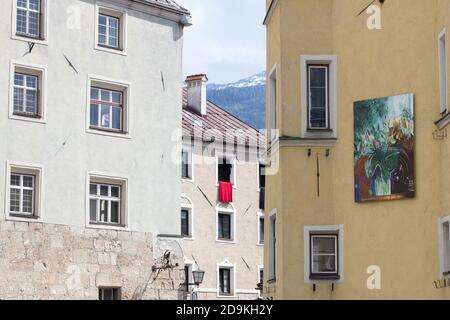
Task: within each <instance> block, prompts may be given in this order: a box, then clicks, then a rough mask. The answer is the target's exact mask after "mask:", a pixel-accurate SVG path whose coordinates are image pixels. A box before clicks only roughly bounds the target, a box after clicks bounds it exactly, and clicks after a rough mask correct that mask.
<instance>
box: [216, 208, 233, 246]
mask: <svg viewBox="0 0 450 320" xmlns="http://www.w3.org/2000/svg"><path fill="white" fill-rule="evenodd" d="M218 238H219V239H220V240H233V239H232V237H231V214H228V213H219V230H218Z"/></svg>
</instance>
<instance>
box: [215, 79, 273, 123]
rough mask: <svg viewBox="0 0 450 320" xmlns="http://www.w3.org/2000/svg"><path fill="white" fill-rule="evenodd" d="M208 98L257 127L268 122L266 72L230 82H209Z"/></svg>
mask: <svg viewBox="0 0 450 320" xmlns="http://www.w3.org/2000/svg"><path fill="white" fill-rule="evenodd" d="M207 91H208V99H209V100H210V101H212V102H213V103H215V104H217V105H219V106H220V107H222V108H224V109H225V110H226V111H228V112H230V113H231V114H233V115H234V116H235V117H237V118H239V119H241V120H242V121H244V122H246V123H248V124H249V125H251V126H252V127H254V128H256V129H263V128H265V123H266V120H265V118H266V72H265V71H264V72H261V73H258V74H255V75H253V76H250V77H248V78H245V79H242V80H239V81H237V82H233V83H229V84H209V85H208V86H207Z"/></svg>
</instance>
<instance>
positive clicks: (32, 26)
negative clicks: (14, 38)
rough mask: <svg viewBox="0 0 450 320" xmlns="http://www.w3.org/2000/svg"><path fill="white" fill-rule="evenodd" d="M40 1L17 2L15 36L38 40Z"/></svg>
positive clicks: (24, 0) (26, 0) (19, 0)
mask: <svg viewBox="0 0 450 320" xmlns="http://www.w3.org/2000/svg"><path fill="white" fill-rule="evenodd" d="M40 30H41V1H40V0H17V16H16V32H17V34H20V35H23V36H28V37H33V38H39V37H40V35H41V33H40Z"/></svg>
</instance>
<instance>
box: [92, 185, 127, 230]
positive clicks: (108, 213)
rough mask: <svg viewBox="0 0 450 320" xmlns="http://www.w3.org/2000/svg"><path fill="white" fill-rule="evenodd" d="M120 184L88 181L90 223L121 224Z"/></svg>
mask: <svg viewBox="0 0 450 320" xmlns="http://www.w3.org/2000/svg"><path fill="white" fill-rule="evenodd" d="M121 189H122V187H121V186H120V185H110V184H101V183H90V185H89V214H90V221H91V223H93V224H95V223H99V224H112V225H121V224H122V221H121Z"/></svg>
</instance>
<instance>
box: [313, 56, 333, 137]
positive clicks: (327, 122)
mask: <svg viewBox="0 0 450 320" xmlns="http://www.w3.org/2000/svg"><path fill="white" fill-rule="evenodd" d="M307 68H308V71H307V72H308V80H307V90H308V130H310V131H313V130H317V131H320V130H329V129H330V115H329V112H330V105H329V89H330V88H329V85H330V84H329V71H330V66H329V64H320V65H319V64H308V65H307ZM312 68H316V69H324V70H325V127H324V128H313V127H312V125H311V110H312V107H311V105H312V99H311V69H312Z"/></svg>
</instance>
